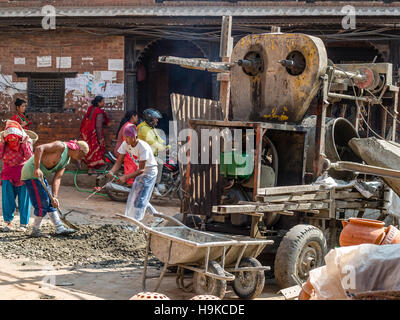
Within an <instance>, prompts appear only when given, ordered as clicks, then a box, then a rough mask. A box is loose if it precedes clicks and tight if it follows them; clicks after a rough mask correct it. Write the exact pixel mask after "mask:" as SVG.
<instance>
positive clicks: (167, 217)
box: [153, 212, 188, 228]
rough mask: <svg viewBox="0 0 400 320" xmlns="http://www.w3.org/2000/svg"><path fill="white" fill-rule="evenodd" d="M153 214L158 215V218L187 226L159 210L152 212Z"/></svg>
mask: <svg viewBox="0 0 400 320" xmlns="http://www.w3.org/2000/svg"><path fill="white" fill-rule="evenodd" d="M153 216H155V217H158V218H163V219H165V220H168V221H171V222H174V223H175V224H177V225H178V226H182V227H186V228H188V226H186V225H185V224H184V223H182V222H181V221H179V220H178V219H176V218H174V217H170V216H167V215H165V214H164V213H161V212H157V213H153Z"/></svg>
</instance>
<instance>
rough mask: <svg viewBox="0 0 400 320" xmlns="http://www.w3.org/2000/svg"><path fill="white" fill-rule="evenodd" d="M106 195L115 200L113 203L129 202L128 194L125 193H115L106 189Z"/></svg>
mask: <svg viewBox="0 0 400 320" xmlns="http://www.w3.org/2000/svg"><path fill="white" fill-rule="evenodd" d="M105 191H106V194H107V195H108V197H109V198H110V199H111V200H113V201H118V202H126V201H128V196H129V194H128V193H124V192H115V191H111V190H108V189H107V188H105Z"/></svg>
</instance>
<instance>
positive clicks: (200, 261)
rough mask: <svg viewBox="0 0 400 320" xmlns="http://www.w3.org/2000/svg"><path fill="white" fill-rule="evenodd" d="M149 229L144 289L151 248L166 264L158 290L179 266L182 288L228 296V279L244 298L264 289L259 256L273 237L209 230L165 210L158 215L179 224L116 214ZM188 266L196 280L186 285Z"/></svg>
mask: <svg viewBox="0 0 400 320" xmlns="http://www.w3.org/2000/svg"><path fill="white" fill-rule="evenodd" d="M116 216H117V218H120V219H122V220H125V221H129V222H132V223H134V224H135V225H137V226H138V227H139V228H141V229H143V230H144V231H145V232H146V242H147V243H146V256H145V261H144V269H143V275H142V290H143V291H146V280H147V279H149V278H150V277H148V276H147V265H148V258H149V250H150V249H151V252H152V253H153V254H154V255H155V256H156V257H157V258H158V259H159V260H160V261H161V262H163V263H164V266H163V269H162V271H161V274H160V276H159V278H158V282H157V285H156V287H155V290H154V291H157V290H158V288H159V287H160V284H161V282H162V280H163V278H164V275H165V273H166V271H167V268H168V267H173V266H176V267H178V269H177V272H176V282H177V285H178V287H179V288H180V289H182V290H184V291H187V292H190V291H192V290H194V291H195V292H196V293H197V294H201V295H214V296H217V297H219V298H221V299H222V298H223V297H224V296H225V292H226V287H227V282H232V287H233V290H234V291H235V293H236V294H237V295H238V296H239V297H240V298H242V299H253V298H255V297H257V296H258V295H259V294H260V293H261V292H262V290H263V289H264V283H265V275H264V271H265V270H270V267H266V266H262V265H261V263H260V262H259V261H258V260H257V259H256V257H257V256H258V255H259V254H260V253H261V252H262V250H263V249H264V248H265V246H266V245H271V244H273V243H274V242H273V240H263V239H254V238H250V237H244V236H237V235H229V234H220V233H218V234H217V233H209V232H203V231H199V230H195V229H192V228H189V227H187V226H185V225H184V224H183V223H182V222H180V221H179V220H177V219H175V218H172V217H169V216H166V215H164V214H162V213H157V214H154V216H156V217H160V218H163V219H166V220H169V221H171V222H174V223H175V224H176V226H168V227H149V226H146V225H144V224H143V223H141V222H140V221H138V220H135V219H133V218H130V217H127V216H124V215H119V214H118V215H116ZM184 269H188V270H191V271H193V283H192V284H189V285H185V284H184Z"/></svg>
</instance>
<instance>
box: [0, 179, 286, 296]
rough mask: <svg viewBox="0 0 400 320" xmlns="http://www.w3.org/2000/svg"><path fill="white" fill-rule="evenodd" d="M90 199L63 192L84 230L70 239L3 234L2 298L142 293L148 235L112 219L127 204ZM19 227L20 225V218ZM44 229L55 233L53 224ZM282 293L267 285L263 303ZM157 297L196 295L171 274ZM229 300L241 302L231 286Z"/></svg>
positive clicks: (161, 206) (166, 209)
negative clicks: (135, 231)
mask: <svg viewBox="0 0 400 320" xmlns="http://www.w3.org/2000/svg"><path fill="white" fill-rule="evenodd" d="M88 195H89V194H88V193H84V192H78V191H77V190H76V189H75V188H73V187H65V186H63V187H61V190H60V203H61V208H62V209H63V210H64V211H68V210H73V212H72V213H71V214H70V215H69V216H68V219H69V220H71V222H73V223H76V224H78V225H80V230H79V232H77V233H76V234H74V235H72V236H70V237H68V238H67V237H56V236H53V237H52V238H50V239H32V238H28V237H26V235H24V234H21V233H17V232H10V233H3V232H1V233H0V265H1V269H0V299H122V300H124V299H129V298H130V297H131V296H133V295H134V294H136V293H138V292H140V291H142V290H141V274H142V266H143V257H144V237H143V235H141V234H139V235H135V236H133V234H132V232H131V230H130V229H129V226H127V225H126V224H124V223H123V222H121V221H119V220H116V219H113V218H112V215H113V214H114V213H121V214H123V213H124V210H125V204H124V203H118V202H113V201H110V200H109V199H108V198H106V197H102V196H97V195H96V196H94V197H91V198H90V199H89V200H85V199H86V197H87V196H88ZM152 204H153V205H154V206H155V207H156V209H157V210H158V211H160V212H163V213H166V214H168V215H174V214H176V213H178V212H179V202H178V201H176V200H163V201H161V200H159V201H156V200H154V201H152ZM31 217H32V215H31ZM146 219H148V220H149V219H151V218H146ZM32 221H33V219H32V218H31V220H30V223H32ZM14 222H15V223H16V225H18V223H19V217H16V218H15V220H14ZM1 225H3V221H2V219H1ZM43 230H44V231H45V232H47V233H49V234H53V232H54V228H53V226H52V225H51V224H50V222H49V220H48V219H46V221H45V223H44V229H43ZM29 231H30V230H29ZM160 269H161V264H160V263H159V261H158V260H157V259H156V258H152V259H151V263H150V268H149V272H150V273H151V274H152V275H155V276H156V275H159V274H160ZM189 277H190V276H189ZM156 280H157V279H150V280H148V289H150V290H151V289H152V288H154V286H155V284H156ZM188 281H190V278H189V279H188ZM277 291H278V288H277V287H276V285H275V284H274V282H273V280H267V283H266V286H265V290H264V292H263V293H262V295H261V296H260V297H259V299H274V300H275V299H283V298H282V296H281V295H276V294H275V293H276V292H277ZM158 292H162V293H164V294H166V295H167V296H168V297H169V298H171V299H190V298H191V297H193V296H194V295H196V294H195V293H185V292H183V291H181V290H180V289H178V288H177V286H176V283H175V277H174V275H173V274H172V273H169V274H167V276H166V278H165V279H164V280H163V282H162V284H161V287H160V289H159V290H158ZM225 299H238V298H237V296H236V295H235V294H234V293H233V291H232V289H231V288H230V287H228V292H227V294H226V296H225Z"/></svg>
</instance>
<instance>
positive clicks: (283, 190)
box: [257, 184, 328, 196]
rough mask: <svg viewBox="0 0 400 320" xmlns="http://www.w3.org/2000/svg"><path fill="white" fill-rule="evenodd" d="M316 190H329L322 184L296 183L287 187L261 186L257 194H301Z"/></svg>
mask: <svg viewBox="0 0 400 320" xmlns="http://www.w3.org/2000/svg"><path fill="white" fill-rule="evenodd" d="M315 191H327V192H328V190H327V189H326V188H324V187H323V186H321V185H311V184H310V185H296V186H285V187H270V188H260V189H258V194H257V196H269V195H278V194H288V193H290V194H299V193H305V192H315Z"/></svg>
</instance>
